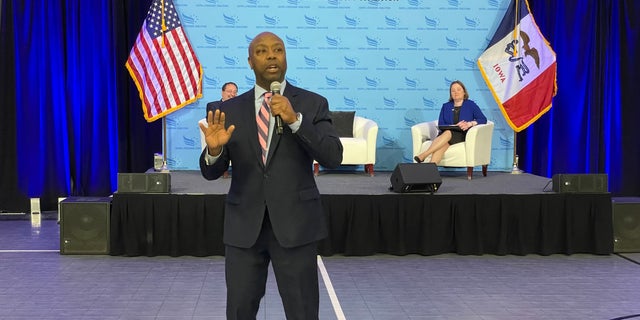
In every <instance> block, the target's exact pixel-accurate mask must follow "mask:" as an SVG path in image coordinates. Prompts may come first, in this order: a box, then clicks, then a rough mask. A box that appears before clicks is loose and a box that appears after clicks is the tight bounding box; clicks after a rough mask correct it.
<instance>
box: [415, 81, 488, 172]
mask: <svg viewBox="0 0 640 320" xmlns="http://www.w3.org/2000/svg"><path fill="white" fill-rule="evenodd" d="M485 123H487V117H485V116H484V114H483V113H482V111H480V107H478V105H477V104H476V103H475V102H473V100H469V93H467V88H465V87H464V84H462V82H460V81H459V80H456V81H453V82H451V86H450V87H449V102H446V103H444V104H443V105H442V109H440V117H439V119H438V126H442V125H455V126H457V127H458V128H460V130H444V131H441V132H440V134H438V136H437V137H436V138H435V139H434V140H433V142H432V143H431V145H430V146H429V148H427V150H425V151H424V152H422V153H421V154H419V155H417V156H415V157H414V158H413V159H414V160H415V161H416V162H418V163H421V162H423V161H425V160H426V159H427V158H428V157H429V156H431V159H430V160H429V162H433V163H435V164H438V162H440V160H442V156H443V155H444V152H445V151H447V148H449V146H450V145H453V144H456V143H460V142H463V141H464V139H465V137H466V136H467V130H469V128H471V127H473V126H475V125H477V124H485Z"/></svg>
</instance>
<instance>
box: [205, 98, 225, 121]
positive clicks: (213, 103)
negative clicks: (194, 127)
mask: <svg viewBox="0 0 640 320" xmlns="http://www.w3.org/2000/svg"><path fill="white" fill-rule="evenodd" d="M221 104H222V100H218V101H211V102H209V103H207V113H205V115H204V117H205V118H206V117H207V115H208V114H209V111H213V112H215V111H216V109H218V108H220V105H221Z"/></svg>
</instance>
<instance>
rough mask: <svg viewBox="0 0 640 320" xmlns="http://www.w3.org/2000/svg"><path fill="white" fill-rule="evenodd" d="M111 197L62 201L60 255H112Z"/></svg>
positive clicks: (71, 198)
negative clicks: (110, 242)
mask: <svg viewBox="0 0 640 320" xmlns="http://www.w3.org/2000/svg"><path fill="white" fill-rule="evenodd" d="M110 215H111V198H101V197H70V198H67V199H65V200H63V201H61V202H60V253H61V254H95V255H97V254H109V232H110V229H109V220H110Z"/></svg>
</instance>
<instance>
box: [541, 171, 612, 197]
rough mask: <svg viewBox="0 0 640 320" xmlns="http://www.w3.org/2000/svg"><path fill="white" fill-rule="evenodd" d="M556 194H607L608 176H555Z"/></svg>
mask: <svg viewBox="0 0 640 320" xmlns="http://www.w3.org/2000/svg"><path fill="white" fill-rule="evenodd" d="M552 182H553V191H554V192H575V193H579V192H607V190H608V188H607V175H606V174H554V175H553V177H552Z"/></svg>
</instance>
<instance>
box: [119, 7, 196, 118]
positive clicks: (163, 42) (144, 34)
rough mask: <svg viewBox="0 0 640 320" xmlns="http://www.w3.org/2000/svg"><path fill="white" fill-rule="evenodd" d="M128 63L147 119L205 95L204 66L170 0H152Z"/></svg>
mask: <svg viewBox="0 0 640 320" xmlns="http://www.w3.org/2000/svg"><path fill="white" fill-rule="evenodd" d="M125 65H126V67H127V69H128V70H129V74H130V75H131V78H133V81H134V82H135V84H136V86H137V87H138V92H139V94H140V100H141V101H142V109H143V112H144V118H145V119H146V120H147V121H148V122H151V121H154V120H156V119H158V118H161V117H164V116H166V115H167V114H169V113H171V112H173V111H176V110H178V109H180V108H181V107H183V106H185V105H188V104H190V103H192V102H194V101H196V100H197V99H198V98H200V97H202V67H201V65H200V62H199V61H198V58H197V57H196V55H195V53H194V51H193V49H192V47H191V44H190V43H189V40H188V39H187V36H186V34H185V32H184V29H183V28H182V24H181V23H180V18H179V17H178V13H177V11H176V8H175V7H174V5H173V1H171V0H154V1H153V3H152V4H151V7H150V8H149V12H148V13H147V17H146V18H145V20H144V22H143V23H142V28H141V30H140V33H139V34H138V37H137V38H136V42H135V44H134V45H133V48H132V49H131V52H130V53H129V58H128V59H127V62H126V64H125Z"/></svg>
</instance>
